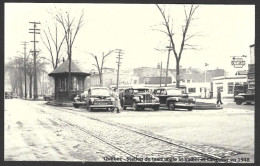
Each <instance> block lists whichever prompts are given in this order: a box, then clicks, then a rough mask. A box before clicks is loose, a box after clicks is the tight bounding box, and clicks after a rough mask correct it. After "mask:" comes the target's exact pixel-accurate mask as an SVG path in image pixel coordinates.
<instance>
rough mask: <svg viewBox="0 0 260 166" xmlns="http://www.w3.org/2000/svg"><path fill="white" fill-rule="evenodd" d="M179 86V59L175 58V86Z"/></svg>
mask: <svg viewBox="0 0 260 166" xmlns="http://www.w3.org/2000/svg"><path fill="white" fill-rule="evenodd" d="M179 87H180V60H179V59H177V60H176V88H179Z"/></svg>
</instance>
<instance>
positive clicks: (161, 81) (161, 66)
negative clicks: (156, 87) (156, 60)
mask: <svg viewBox="0 0 260 166" xmlns="http://www.w3.org/2000/svg"><path fill="white" fill-rule="evenodd" d="M161 86H162V62H161V71H160V87H161Z"/></svg>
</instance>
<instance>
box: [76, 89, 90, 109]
mask: <svg viewBox="0 0 260 166" xmlns="http://www.w3.org/2000/svg"><path fill="white" fill-rule="evenodd" d="M87 95H88V90H85V91H84V92H83V93H81V94H80V95H77V96H76V97H74V101H73V102H72V104H73V106H74V107H75V108H79V107H80V106H86V105H87V104H86V101H85V99H86V97H87Z"/></svg>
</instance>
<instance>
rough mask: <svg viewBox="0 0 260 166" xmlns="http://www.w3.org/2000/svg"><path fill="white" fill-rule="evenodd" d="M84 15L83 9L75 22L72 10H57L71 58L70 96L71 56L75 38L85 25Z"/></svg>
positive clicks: (69, 82)
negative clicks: (64, 11)
mask: <svg viewBox="0 0 260 166" xmlns="http://www.w3.org/2000/svg"><path fill="white" fill-rule="evenodd" d="M83 17H84V10H82V13H81V15H80V17H79V19H78V22H77V23H75V17H72V16H71V15H70V12H66V13H65V14H63V13H62V12H61V11H58V12H57V15H56V16H55V18H56V20H57V21H58V22H59V23H60V24H61V25H62V27H63V30H64V35H65V39H66V45H67V54H68V59H69V78H68V82H67V84H68V88H69V90H68V93H69V96H70V90H71V57H72V47H73V44H74V41H75V38H76V36H77V34H78V32H79V30H80V28H81V27H82V25H83Z"/></svg>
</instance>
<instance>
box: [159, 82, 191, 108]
mask: <svg viewBox="0 0 260 166" xmlns="http://www.w3.org/2000/svg"><path fill="white" fill-rule="evenodd" d="M154 95H155V96H156V97H158V98H159V101H160V106H161V107H168V108H169V110H175V108H183V109H188V110H189V111H192V109H193V107H194V105H195V101H196V100H195V98H193V97H192V98H191V97H189V96H188V94H186V93H183V91H182V90H181V89H178V88H171V87H164V88H157V89H155V90H154Z"/></svg>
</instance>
